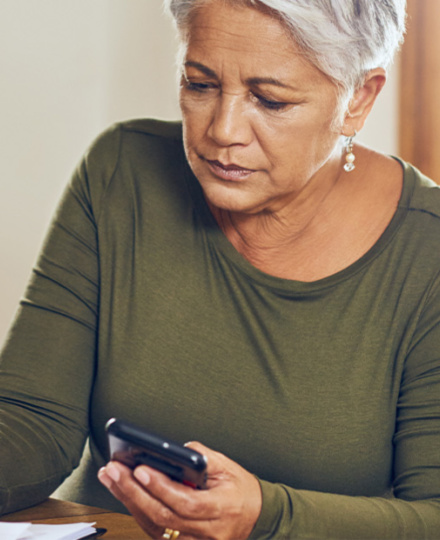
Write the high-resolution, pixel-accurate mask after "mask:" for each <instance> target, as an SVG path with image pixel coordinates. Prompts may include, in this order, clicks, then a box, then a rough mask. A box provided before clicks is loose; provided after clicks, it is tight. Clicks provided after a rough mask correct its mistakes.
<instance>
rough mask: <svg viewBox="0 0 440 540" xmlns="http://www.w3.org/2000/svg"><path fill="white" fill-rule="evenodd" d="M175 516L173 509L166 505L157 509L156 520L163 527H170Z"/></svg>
mask: <svg viewBox="0 0 440 540" xmlns="http://www.w3.org/2000/svg"><path fill="white" fill-rule="evenodd" d="M173 518H174V516H173V514H172V513H171V511H170V510H169V509H168V508H166V507H165V506H162V507H160V508H159V509H158V510H157V512H156V514H155V518H154V521H155V522H156V524H157V525H160V526H162V527H169V526H170V523H171V522H172V520H173Z"/></svg>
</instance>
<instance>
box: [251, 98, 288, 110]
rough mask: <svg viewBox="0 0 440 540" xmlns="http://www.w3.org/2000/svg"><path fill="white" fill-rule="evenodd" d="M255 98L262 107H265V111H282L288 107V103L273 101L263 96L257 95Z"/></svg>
mask: <svg viewBox="0 0 440 540" xmlns="http://www.w3.org/2000/svg"><path fill="white" fill-rule="evenodd" d="M253 96H254V97H255V99H256V100H257V103H258V104H259V105H261V107H263V108H264V109H269V110H271V111H281V110H282V109H284V108H286V107H287V106H288V103H285V102H284V101H274V100H271V99H266V98H264V97H263V96H259V95H257V94H253Z"/></svg>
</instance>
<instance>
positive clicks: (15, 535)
mask: <svg viewBox="0 0 440 540" xmlns="http://www.w3.org/2000/svg"><path fill="white" fill-rule="evenodd" d="M30 525H31V524H30V523H6V522H4V521H2V522H1V523H0V538H7V539H8V540H18V539H19V538H23V533H24V531H25V530H26V529H28V528H29V527H30Z"/></svg>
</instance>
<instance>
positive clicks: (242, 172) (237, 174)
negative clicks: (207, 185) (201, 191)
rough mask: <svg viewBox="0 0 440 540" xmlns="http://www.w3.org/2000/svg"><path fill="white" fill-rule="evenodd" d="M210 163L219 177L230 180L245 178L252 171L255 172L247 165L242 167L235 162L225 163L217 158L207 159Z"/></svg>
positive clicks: (212, 169) (210, 166)
mask: <svg viewBox="0 0 440 540" xmlns="http://www.w3.org/2000/svg"><path fill="white" fill-rule="evenodd" d="M205 161H206V163H207V164H208V166H209V168H210V169H211V171H212V172H213V173H214V174H215V175H216V176H218V177H220V178H222V179H223V180H229V181H239V180H245V179H246V178H248V177H249V176H250V175H251V174H252V173H254V172H255V170H253V169H247V168H245V167H240V166H239V165H236V164H235V163H229V164H224V163H222V162H221V161H217V160H209V159H207V160H205Z"/></svg>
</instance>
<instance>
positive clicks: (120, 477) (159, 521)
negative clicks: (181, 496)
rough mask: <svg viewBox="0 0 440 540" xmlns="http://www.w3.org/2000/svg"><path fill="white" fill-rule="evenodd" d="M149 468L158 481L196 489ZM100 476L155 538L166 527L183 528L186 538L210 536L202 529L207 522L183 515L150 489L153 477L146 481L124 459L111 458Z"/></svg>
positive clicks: (180, 529)
mask: <svg viewBox="0 0 440 540" xmlns="http://www.w3.org/2000/svg"><path fill="white" fill-rule="evenodd" d="M145 468H146V469H147V467H145ZM148 469H149V472H151V473H152V475H155V476H156V481H157V482H158V483H160V481H161V480H165V481H167V482H171V483H172V484H171V486H172V485H173V484H176V485H177V486H179V487H181V488H183V489H184V490H188V491H192V492H194V491H195V490H193V489H191V488H189V487H187V486H183V485H180V484H178V483H177V482H174V481H172V480H171V479H169V478H168V477H166V476H164V475H162V473H160V472H158V471H155V470H154V469H150V468H148ZM98 477H99V479H100V481H101V482H102V483H103V484H104V485H105V486H106V487H107V488H108V489H109V490H110V492H111V493H112V494H113V495H114V496H115V497H116V498H117V499H118V500H120V501H121V502H122V503H123V504H124V506H126V508H127V509H128V510H129V512H130V514H131V515H132V516H133V517H134V518H135V519H136V521H137V522H138V523H139V524H140V526H141V527H142V528H143V529H144V530H145V531H146V532H147V533H148V534H150V536H152V537H153V538H160V537H161V535H162V534H163V531H164V530H165V529H166V528H170V529H174V530H179V531H182V537H183V538H190V537H198V538H200V536H206V535H201V534H200V531H201V530H203V529H204V527H203V525H204V524H203V523H199V522H197V521H193V520H187V519H184V518H182V517H180V516H179V515H178V514H177V513H176V512H175V511H174V510H173V509H172V508H171V507H169V506H167V505H165V504H164V503H163V502H162V501H161V500H159V499H157V498H156V497H154V495H153V494H151V493H150V491H149V490H148V489H147V488H148V486H149V485H150V482H149V481H147V482H146V483H145V485H142V484H141V483H140V482H138V481H137V480H136V479H135V478H134V476H133V474H132V471H131V470H130V469H128V468H127V467H125V466H124V465H122V464H121V463H119V462H110V463H109V464H108V465H107V466H106V467H103V468H102V469H101V470H100V472H99V474H98ZM144 480H145V478H144ZM183 532H184V533H185V534H183Z"/></svg>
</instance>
